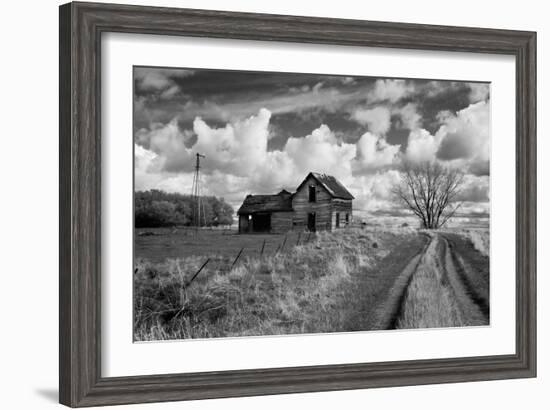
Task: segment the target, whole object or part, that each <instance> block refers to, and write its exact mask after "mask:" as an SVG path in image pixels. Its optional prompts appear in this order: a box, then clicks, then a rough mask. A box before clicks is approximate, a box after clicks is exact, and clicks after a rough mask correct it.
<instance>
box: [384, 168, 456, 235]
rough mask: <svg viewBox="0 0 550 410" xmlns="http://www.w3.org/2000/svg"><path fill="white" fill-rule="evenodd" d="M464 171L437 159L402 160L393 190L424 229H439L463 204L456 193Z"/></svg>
mask: <svg viewBox="0 0 550 410" xmlns="http://www.w3.org/2000/svg"><path fill="white" fill-rule="evenodd" d="M463 182H464V174H463V173H462V172H460V171H459V170H457V169H453V168H450V167H445V166H443V165H441V164H440V163H438V162H435V161H434V162H424V163H420V164H412V163H404V165H403V168H402V170H401V182H400V183H399V184H397V185H396V186H395V187H394V189H393V192H394V194H395V195H396V196H397V198H398V200H400V201H401V202H402V203H403V205H404V206H406V207H407V208H408V209H410V210H411V211H412V212H413V213H414V214H415V215H416V216H417V217H418V219H420V223H421V226H422V227H423V228H425V229H438V228H440V227H441V226H443V225H445V223H446V222H447V221H448V220H449V218H451V217H452V216H453V215H454V214H455V213H456V211H457V209H458V208H459V207H460V205H461V204H462V203H461V202H459V201H458V200H457V199H458V194H459V193H460V190H461V188H462V185H463Z"/></svg>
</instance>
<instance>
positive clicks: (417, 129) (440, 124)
mask: <svg viewBox="0 0 550 410" xmlns="http://www.w3.org/2000/svg"><path fill="white" fill-rule="evenodd" d="M133 87H134V93H133V97H134V101H133V104H134V114H133V136H134V205H133V206H134V264H135V265H134V271H133V314H134V317H133V321H134V323H133V328H134V341H136V342H140V341H158V340H173V339H204V338H220V337H240V336H269V335H291V334H317V333H334V332H357V331H372V330H378V331H382V330H388V331H390V330H394V329H419V328H448V327H466V326H488V325H490V295H489V288H490V286H489V285H490V277H489V276H490V275H489V263H490V262H489V258H490V252H489V249H490V247H489V227H490V208H491V207H490V184H489V181H490V177H489V174H490V152H491V150H490V144H491V126H490V124H491V118H490V113H491V107H490V104H491V102H490V101H491V99H490V88H491V87H490V84H489V83H486V82H464V81H449V80H439V79H409V78H385V77H363V76H336V75H326V74H304V73H283V72H257V71H256V72H252V71H230V70H209V69H193V68H178V67H149V66H147V67H146V66H134V69H133Z"/></svg>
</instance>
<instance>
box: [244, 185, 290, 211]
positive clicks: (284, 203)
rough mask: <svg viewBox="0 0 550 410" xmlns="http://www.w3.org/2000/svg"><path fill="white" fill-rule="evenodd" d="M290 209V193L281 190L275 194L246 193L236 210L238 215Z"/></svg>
mask: <svg viewBox="0 0 550 410" xmlns="http://www.w3.org/2000/svg"><path fill="white" fill-rule="evenodd" d="M275 211H278V212H288V211H292V195H291V194H290V192H288V191H284V190H283V191H281V192H279V193H278V194H277V195H247V196H246V198H245V199H244V202H243V204H242V205H241V207H240V208H239V210H238V211H237V213H238V214H239V215H242V214H254V213H258V212H275Z"/></svg>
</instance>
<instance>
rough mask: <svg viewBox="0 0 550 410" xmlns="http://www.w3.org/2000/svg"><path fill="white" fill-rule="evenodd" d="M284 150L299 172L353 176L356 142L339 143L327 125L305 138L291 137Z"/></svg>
mask: <svg viewBox="0 0 550 410" xmlns="http://www.w3.org/2000/svg"><path fill="white" fill-rule="evenodd" d="M283 151H284V153H285V154H286V155H288V157H289V158H290V159H292V162H293V163H294V164H295V167H296V170H297V172H298V173H300V174H304V173H306V172H309V171H317V172H324V173H328V174H331V175H334V176H335V177H337V178H347V177H349V176H351V160H352V159H353V158H355V155H356V147H355V144H346V143H339V141H338V140H337V138H336V136H335V135H334V133H333V132H332V131H331V130H330V128H329V127H328V126H326V125H321V126H320V127H319V128H317V129H316V130H314V131H313V132H312V133H311V134H309V135H307V136H305V137H303V138H289V139H288V141H287V142H286V144H285V146H284V149H283Z"/></svg>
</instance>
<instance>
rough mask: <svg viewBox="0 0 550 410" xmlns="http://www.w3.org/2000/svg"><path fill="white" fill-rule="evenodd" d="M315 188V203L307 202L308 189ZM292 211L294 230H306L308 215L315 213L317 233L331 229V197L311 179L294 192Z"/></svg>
mask: <svg viewBox="0 0 550 410" xmlns="http://www.w3.org/2000/svg"><path fill="white" fill-rule="evenodd" d="M310 186H315V192H316V201H315V202H309V187H310ZM292 208H293V209H294V222H293V224H294V228H296V229H306V228H307V218H308V214H309V213H312V212H314V213H315V229H316V230H318V231H323V230H330V229H331V228H332V216H331V213H332V197H331V196H330V194H329V193H328V192H327V191H326V189H325V188H323V187H322V186H321V185H320V184H319V183H318V182H317V181H316V180H315V178H313V177H311V176H310V177H309V178H308V179H307V180H306V183H305V184H303V185H302V186H301V188H300V189H299V190H298V191H296V193H295V194H294V197H293V198H292Z"/></svg>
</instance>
